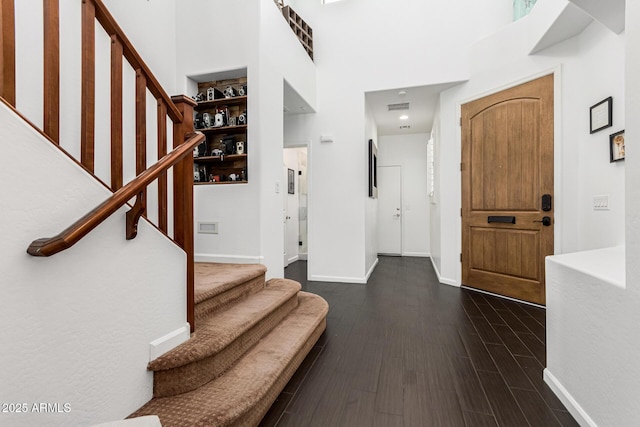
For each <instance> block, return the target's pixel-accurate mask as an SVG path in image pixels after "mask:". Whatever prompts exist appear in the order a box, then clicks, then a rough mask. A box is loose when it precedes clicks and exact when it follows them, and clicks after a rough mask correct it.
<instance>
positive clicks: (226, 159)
mask: <svg viewBox="0 0 640 427" xmlns="http://www.w3.org/2000/svg"><path fill="white" fill-rule="evenodd" d="M246 159H247V155H246V154H229V155H226V156H202V157H195V158H194V160H195V161H198V162H236V161H238V160H246Z"/></svg>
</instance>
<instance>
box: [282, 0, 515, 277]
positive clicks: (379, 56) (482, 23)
mask: <svg viewBox="0 0 640 427" xmlns="http://www.w3.org/2000/svg"><path fill="white" fill-rule="evenodd" d="M291 5H292V6H293V8H294V9H295V10H296V12H298V13H299V14H300V15H301V16H302V17H303V18H304V19H305V20H306V21H307V23H309V25H310V26H311V27H312V28H313V35H314V58H315V64H316V67H317V73H316V74H317V108H316V111H317V114H315V116H314V117H313V119H312V120H310V123H306V124H305V125H306V126H307V128H306V130H305V131H300V134H305V135H309V136H310V138H311V140H312V148H313V155H312V157H311V164H310V168H311V170H312V175H313V176H312V186H313V191H312V192H311V193H310V206H311V208H312V209H313V212H312V214H313V217H312V218H311V223H310V239H309V243H310V248H309V264H308V266H309V274H310V277H311V278H316V279H317V280H327V281H329V280H332V281H343V282H345V281H346V282H348V281H355V282H362V281H364V280H365V279H366V275H367V270H368V268H367V267H368V266H369V263H370V256H368V255H367V254H372V253H374V252H375V250H376V248H375V247H374V246H373V245H374V242H373V240H371V239H369V240H368V239H367V232H366V231H365V230H368V229H370V227H367V226H365V227H362V225H361V224H362V219H363V218H365V219H366V218H371V216H370V215H368V214H367V208H366V204H367V201H366V199H367V198H368V190H367V180H366V179H365V177H366V176H367V171H366V158H367V145H366V142H367V138H366V135H365V129H366V122H365V107H364V93H365V92H367V91H373V90H382V89H390V88H398V87H405V86H420V85H426V84H435V83H443V82H448V81H459V80H464V79H465V78H466V77H467V75H468V47H469V45H470V44H471V43H472V41H474V40H476V39H478V38H480V37H483V36H485V35H487V34H489V33H491V32H493V31H495V30H496V29H497V28H499V27H501V26H503V25H506V24H507V23H509V22H511V4H510V3H509V2H490V4H487V2H483V3H482V2H476V1H471V0H465V1H462V2H445V1H442V2H417V1H411V0H400V1H395V2H388V1H383V0H373V1H365V0H350V1H344V2H337V3H331V4H327V5H322V4H321V3H320V1H317V2H316V1H309V2H307V1H305V2H303V1H295V2H293V3H291ZM436 41H437V42H436ZM323 134H329V135H333V136H334V142H333V143H321V142H320V141H319V139H320V135H323ZM336 171H339V173H336ZM329 200H331V203H328V201H329ZM335 206H340V209H335ZM336 242H340V245H336Z"/></svg>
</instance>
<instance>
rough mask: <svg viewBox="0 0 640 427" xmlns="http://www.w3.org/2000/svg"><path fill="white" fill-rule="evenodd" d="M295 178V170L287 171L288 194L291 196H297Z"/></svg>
mask: <svg viewBox="0 0 640 427" xmlns="http://www.w3.org/2000/svg"><path fill="white" fill-rule="evenodd" d="M295 177H296V173H295V171H294V170H293V169H287V192H288V193H289V194H296V184H295Z"/></svg>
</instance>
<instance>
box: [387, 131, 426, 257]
mask: <svg viewBox="0 0 640 427" xmlns="http://www.w3.org/2000/svg"><path fill="white" fill-rule="evenodd" d="M428 140H429V135H428V134H425V133H418V134H409V135H394V136H381V137H380V139H379V143H378V165H379V166H401V167H402V204H403V206H402V255H403V256H419V257H426V256H429V248H430V246H431V245H430V242H429V224H430V221H429V214H430V212H429V196H428V190H427V141H428Z"/></svg>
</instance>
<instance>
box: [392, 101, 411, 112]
mask: <svg viewBox="0 0 640 427" xmlns="http://www.w3.org/2000/svg"><path fill="white" fill-rule="evenodd" d="M387 107H389V111H401V110H408V109H409V103H408V102H401V103H399V104H387Z"/></svg>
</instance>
